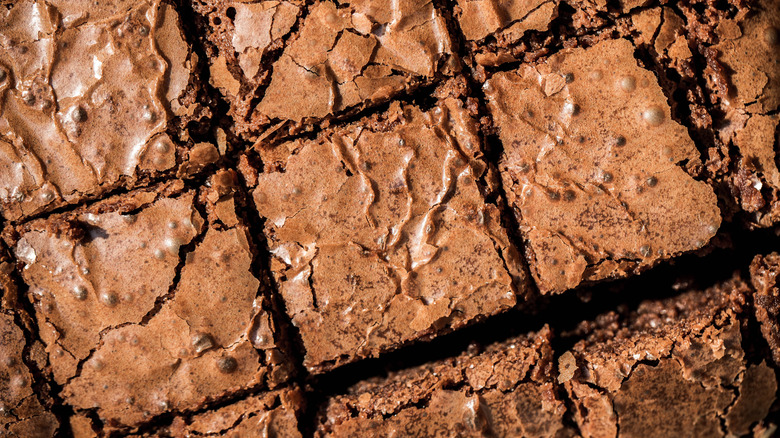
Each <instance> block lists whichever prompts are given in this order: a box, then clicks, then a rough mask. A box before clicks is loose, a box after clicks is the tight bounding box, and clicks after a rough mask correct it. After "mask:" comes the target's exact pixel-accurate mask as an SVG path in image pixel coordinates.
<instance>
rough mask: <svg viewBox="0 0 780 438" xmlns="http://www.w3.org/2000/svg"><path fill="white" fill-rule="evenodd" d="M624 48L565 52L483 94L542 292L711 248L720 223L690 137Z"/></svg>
mask: <svg viewBox="0 0 780 438" xmlns="http://www.w3.org/2000/svg"><path fill="white" fill-rule="evenodd" d="M634 54H635V46H634V45H633V44H632V43H631V42H629V41H628V40H625V39H616V40H603V41H600V42H598V43H596V44H595V45H593V46H590V47H587V48H584V47H579V48H572V49H563V50H561V51H560V52H558V53H556V54H555V55H552V56H550V57H548V58H546V59H543V60H541V61H540V62H538V63H533V64H530V63H529V64H523V65H522V66H520V67H519V68H518V69H516V70H514V71H509V72H501V73H497V74H495V75H494V76H493V77H492V78H490V79H489V80H488V81H487V82H486V83H485V85H484V87H483V88H484V90H485V94H486V96H487V99H488V108H489V110H490V113H491V114H492V116H493V121H494V123H495V126H496V128H497V130H498V136H499V138H500V141H501V143H502V145H503V152H502V154H501V158H500V162H499V171H500V172H501V177H502V180H503V182H504V189H505V190H506V193H507V198H508V201H509V203H510V205H511V207H512V208H513V210H514V213H515V215H516V217H517V220H518V222H519V225H520V232H521V233H522V234H523V236H524V237H525V239H526V242H527V244H526V248H525V249H526V256H527V259H528V263H529V266H530V269H531V273H532V274H533V276H534V278H535V280H536V282H537V285H538V286H539V289H540V290H541V291H542V292H543V293H551V292H553V293H554V292H561V291H564V290H567V289H570V288H573V287H575V286H577V285H579V284H581V283H582V282H588V281H595V280H601V279H606V278H614V277H620V276H625V275H629V274H631V273H634V272H637V271H640V270H642V269H645V268H647V267H650V266H653V265H655V264H657V263H658V262H659V261H661V260H664V259H668V258H671V257H674V256H676V255H678V254H680V253H683V252H686V251H691V250H695V249H698V248H701V247H702V246H703V245H705V244H706V243H707V241H709V240H710V238H712V237H713V236H714V235H715V233H716V232H717V230H718V228H719V226H720V222H721V217H720V211H719V209H718V205H717V199H716V197H715V194H714V192H713V190H712V189H711V188H710V187H709V186H708V185H707V184H706V183H704V182H699V181H697V180H695V179H694V178H693V177H692V176H691V174H690V172H691V170H692V169H695V168H696V167H697V166H700V164H701V162H700V160H699V153H698V151H697V149H696V146H695V145H694V143H693V141H692V140H691V138H690V136H689V135H688V132H687V130H686V129H685V128H684V127H683V126H681V125H680V124H678V123H677V122H676V121H675V120H674V119H672V118H671V113H670V108H669V104H668V103H667V98H666V96H665V95H664V94H663V92H662V89H661V87H660V86H659V85H658V83H657V81H656V77H655V76H654V75H653V73H652V72H650V71H648V70H645V69H644V68H641V67H640V66H639V65H638V64H637V61H636V59H635V58H634Z"/></svg>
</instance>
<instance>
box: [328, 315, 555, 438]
mask: <svg viewBox="0 0 780 438" xmlns="http://www.w3.org/2000/svg"><path fill="white" fill-rule="evenodd" d="M552 360H553V356H552V348H551V347H550V331H549V329H547V328H546V327H545V328H544V329H543V330H541V331H539V332H538V333H530V334H528V335H526V336H520V337H516V338H512V339H508V340H506V341H504V342H501V343H497V344H494V345H490V346H488V347H487V348H485V349H484V351H481V352H478V350H474V349H470V352H465V353H463V354H461V355H459V356H456V357H452V358H449V359H444V360H440V361H436V362H431V363H427V364H425V365H421V366H418V367H415V368H409V369H405V370H402V371H396V372H393V373H390V375H389V376H387V377H377V378H372V379H369V380H366V381H363V382H360V383H358V384H355V385H353V386H352V387H350V388H349V389H348V390H347V391H346V393H345V394H340V395H335V396H333V397H331V398H329V399H328V400H327V401H326V402H325V405H324V408H323V409H322V412H320V415H319V417H318V423H317V427H318V428H317V431H316V432H315V436H319V437H324V436H330V437H351V436H375V437H391V436H462V437H466V436H474V437H476V436H527V437H552V436H563V434H564V432H566V431H567V430H568V427H567V426H565V424H564V420H563V416H564V414H565V412H566V407H565V406H564V404H563V402H562V401H561V400H560V399H559V398H558V395H557V393H556V390H555V381H554V379H553V376H552V374H551V372H552V368H553V363H552Z"/></svg>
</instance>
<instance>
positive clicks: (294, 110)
mask: <svg viewBox="0 0 780 438" xmlns="http://www.w3.org/2000/svg"><path fill="white" fill-rule="evenodd" d="M241 3H243V2H241ZM195 5H196V11H200V14H201V16H202V17H203V18H202V19H201V22H203V23H204V24H203V27H205V28H206V30H205V31H204V32H203V35H204V36H205V37H206V38H207V47H209V48H211V50H213V53H212V55H211V56H210V57H209V62H210V63H211V65H210V70H211V75H212V83H213V84H215V85H216V86H217V87H219V89H220V90H221V91H222V93H223V94H224V95H225V96H226V97H227V100H228V102H230V103H231V107H230V111H229V115H230V116H232V118H233V121H234V122H235V129H236V131H237V132H238V133H241V134H242V135H243V136H244V137H245V138H247V139H249V140H252V141H254V140H257V139H258V138H259V139H266V140H270V139H272V138H282V137H284V136H286V135H290V134H295V133H298V132H301V131H305V130H309V129H312V128H314V127H317V126H320V125H321V124H328V123H329V121H330V120H332V119H334V118H336V117H339V116H343V115H347V114H350V113H354V112H356V111H359V110H360V109H363V108H367V107H370V106H375V105H376V104H378V103H381V102H385V101H387V100H389V99H390V98H392V97H394V96H399V95H402V94H404V93H406V92H408V91H410V90H413V89H415V88H417V87H419V86H421V85H425V84H430V83H431V82H432V81H433V80H435V79H438V78H441V77H443V76H447V75H451V74H452V73H454V72H455V71H457V70H458V69H459V62H458V60H457V58H456V57H455V56H454V54H453V49H452V41H451V39H450V35H449V31H448V23H447V21H446V19H445V14H444V13H443V12H442V11H440V10H439V8H438V7H437V6H435V4H434V2H431V1H424V0H412V1H408V2H392V1H390V0H383V1H365V0H360V1H353V2H350V3H337V2H331V1H327V0H323V1H314V2H312V3H311V4H309V5H305V6H304V4H303V2H295V1H289V2H286V1H283V2H278V1H273V2H257V3H248V4H240V3H238V2H233V3H229V2H224V1H221V0H198V1H196V2H195ZM301 9H304V10H303V11H301ZM222 11H224V13H223V12H222ZM298 14H301V15H302V16H303V17H302V18H301V19H298V20H297V21H296V17H297V15H298ZM277 18H278V21H277ZM290 32H292V34H291V35H288V33H290ZM274 51H276V52H278V54H274V53H272V52H274Z"/></svg>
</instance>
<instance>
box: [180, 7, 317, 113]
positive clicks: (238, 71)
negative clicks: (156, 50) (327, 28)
mask: <svg viewBox="0 0 780 438" xmlns="http://www.w3.org/2000/svg"><path fill="white" fill-rule="evenodd" d="M192 7H193V10H194V11H195V13H196V14H197V15H196V22H197V24H198V25H199V26H198V29H199V31H200V32H201V34H202V35H201V36H202V37H203V39H202V41H203V43H204V49H205V51H206V55H207V56H208V58H207V59H206V62H207V64H208V67H209V81H210V82H211V84H212V85H213V86H214V87H216V88H218V89H219V91H220V92H221V93H222V95H223V96H225V97H226V98H227V99H228V100H229V101H230V114H231V115H232V116H233V117H234V118H236V119H239V120H243V119H244V118H246V117H247V114H248V113H249V112H251V110H252V108H253V107H254V105H255V104H256V103H257V102H253V101H254V99H255V93H256V92H257V91H258V88H259V87H261V86H263V85H264V84H265V82H264V81H265V80H266V79H267V75H268V74H269V73H270V71H268V69H267V68H266V67H267V66H268V63H269V62H270V61H271V60H272V59H273V54H274V53H275V52H276V51H278V50H280V49H282V48H284V40H285V39H286V38H287V37H288V36H289V34H290V32H291V31H292V29H293V26H295V24H296V23H297V21H298V17H299V15H301V13H302V12H303V11H304V10H305V9H306V8H305V7H304V4H303V2H301V1H297V0H292V1H275V0H271V1H268V0H264V1H257V2H247V1H225V0H193V1H192Z"/></svg>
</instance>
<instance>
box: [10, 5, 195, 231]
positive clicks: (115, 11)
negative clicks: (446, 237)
mask: <svg viewBox="0 0 780 438" xmlns="http://www.w3.org/2000/svg"><path fill="white" fill-rule="evenodd" d="M49 3H51V5H50V4H49ZM49 3H47V4H45V5H44V4H43V3H41V2H36V1H32V0H24V1H19V2H13V3H8V2H4V4H3V5H2V6H0V105H2V106H1V107H0V108H2V110H1V111H0V149H2V151H0V213H2V216H4V217H5V218H6V219H9V220H14V221H16V220H19V219H22V218H25V217H29V216H31V215H36V214H39V213H41V212H45V211H49V210H52V209H54V208H57V207H61V206H63V205H67V204H75V203H79V202H81V201H83V200H85V199H90V198H95V197H98V196H101V195H103V194H105V193H107V192H109V191H111V190H114V189H116V188H128V187H132V186H136V185H139V184H141V183H143V182H145V181H148V180H150V179H152V178H155V177H158V176H161V175H168V174H171V173H175V171H176V168H177V165H178V164H180V163H181V162H182V161H185V160H186V159H187V158H188V155H187V152H188V151H189V149H190V148H191V147H192V146H193V145H192V141H191V139H190V138H189V133H188V129H187V128H186V126H187V124H188V123H190V122H193V123H195V122H198V121H199V120H201V119H202V118H203V117H205V116H207V115H208V111H209V110H208V109H205V108H203V107H202V106H201V102H200V101H201V100H202V99H201V98H202V96H201V94H199V88H200V87H198V80H197V71H196V66H197V56H196V55H195V54H194V53H193V51H192V49H191V47H190V46H189V44H188V43H187V40H186V38H185V37H184V35H183V33H182V28H181V20H180V18H179V16H178V14H177V11H176V10H175V8H174V6H173V5H172V4H170V3H168V2H158V1H150V0H147V1H142V2H129V1H121V2H112V3H111V4H103V5H101V6H100V7H97V8H95V7H94V5H93V4H92V3H93V2H87V1H66V0H58V1H53V2H49Z"/></svg>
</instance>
